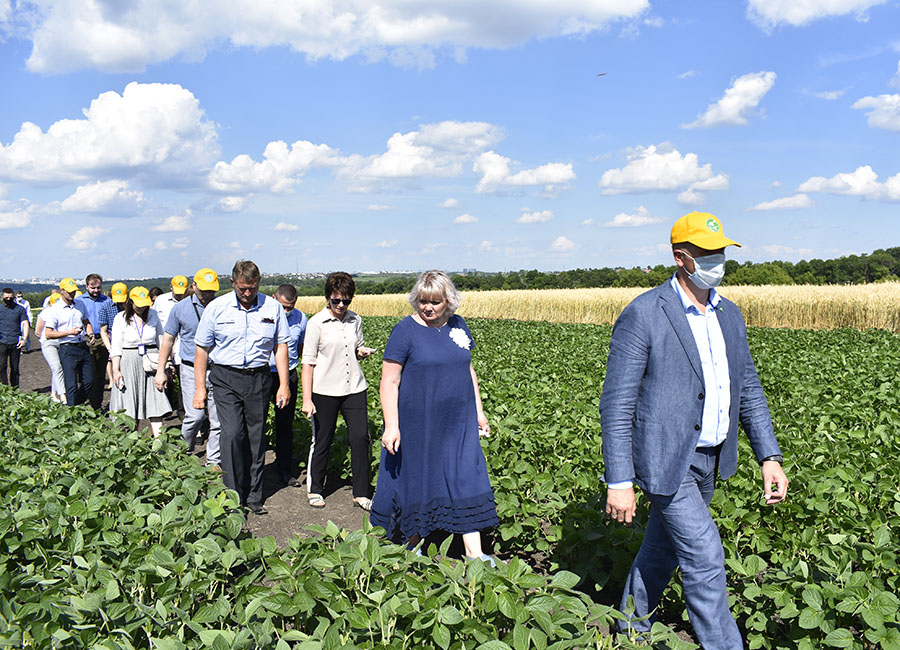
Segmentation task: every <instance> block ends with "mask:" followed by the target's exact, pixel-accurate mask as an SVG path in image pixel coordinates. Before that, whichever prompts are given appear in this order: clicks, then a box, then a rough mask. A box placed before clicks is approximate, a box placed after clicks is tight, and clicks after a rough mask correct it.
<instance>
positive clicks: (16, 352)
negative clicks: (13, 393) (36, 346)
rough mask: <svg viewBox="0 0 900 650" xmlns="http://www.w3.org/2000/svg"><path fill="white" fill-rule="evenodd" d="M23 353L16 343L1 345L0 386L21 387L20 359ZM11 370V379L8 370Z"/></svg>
mask: <svg viewBox="0 0 900 650" xmlns="http://www.w3.org/2000/svg"><path fill="white" fill-rule="evenodd" d="M21 355H22V351H21V350H20V349H19V348H18V347H17V346H16V344H15V343H0V384H6V385H7V386H16V387H18V385H19V359H20V358H21ZM7 368H9V378H7V376H6V369H7Z"/></svg>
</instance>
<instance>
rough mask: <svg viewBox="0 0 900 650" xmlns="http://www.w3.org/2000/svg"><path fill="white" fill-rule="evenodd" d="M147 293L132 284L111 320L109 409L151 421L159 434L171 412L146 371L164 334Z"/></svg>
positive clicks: (164, 398)
mask: <svg viewBox="0 0 900 650" xmlns="http://www.w3.org/2000/svg"><path fill="white" fill-rule="evenodd" d="M150 304H151V300H150V292H149V291H148V290H147V289H146V287H134V288H133V289H132V290H131V291H129V292H128V300H126V301H125V309H124V310H122V311H121V312H119V313H118V314H116V317H115V318H114V319H113V327H112V345H111V346H110V357H111V358H112V366H113V367H112V375H113V387H112V391H111V393H112V396H113V397H112V398H110V405H109V410H110V412H113V411H124V412H125V414H126V415H129V416H131V417H132V418H134V421H135V426H137V423H138V421H139V420H149V421H150V431H151V432H152V433H153V435H154V436H158V435H159V434H160V432H161V431H162V421H163V417H165V416H166V415H167V414H169V413H170V412H171V411H172V406H171V405H170V404H169V400H168V399H166V395H165V393H163V392H162V391H160V390H157V388H156V386H155V385H154V383H153V377H154V375H153V373H151V372H147V369H146V364H145V359H144V357H146V356H147V355H153V354H154V353H156V352H157V345H158V342H159V339H160V338H161V337H162V335H163V328H162V323H160V322H159V317H157V315H156V312H155V311H154V310H153V309H151V308H150Z"/></svg>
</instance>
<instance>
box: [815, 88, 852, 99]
mask: <svg viewBox="0 0 900 650" xmlns="http://www.w3.org/2000/svg"><path fill="white" fill-rule="evenodd" d="M845 92H847V89H846V88H844V89H843V90H823V91H822V92H818V93H813V96H814V97H815V98H816V99H824V100H826V101H829V102H833V101H834V100H835V99H840V98H841V97H842V96H843V95H844V93H845Z"/></svg>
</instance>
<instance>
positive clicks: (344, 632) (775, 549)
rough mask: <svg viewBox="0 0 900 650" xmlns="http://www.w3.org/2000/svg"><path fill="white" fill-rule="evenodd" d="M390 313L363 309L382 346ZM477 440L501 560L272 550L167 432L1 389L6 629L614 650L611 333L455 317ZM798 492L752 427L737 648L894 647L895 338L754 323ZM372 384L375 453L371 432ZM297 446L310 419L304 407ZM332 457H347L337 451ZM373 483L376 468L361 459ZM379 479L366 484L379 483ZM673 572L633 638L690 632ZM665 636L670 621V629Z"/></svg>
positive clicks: (159, 641) (728, 542)
mask: <svg viewBox="0 0 900 650" xmlns="http://www.w3.org/2000/svg"><path fill="white" fill-rule="evenodd" d="M397 320H398V319H397V318H396V317H366V318H365V320H364V327H365V333H366V342H367V344H368V345H371V346H373V347H376V348H378V349H379V350H383V349H384V344H385V341H386V340H387V336H388V334H389V332H390V328H391V327H392V326H393V324H394V323H396V322H397ZM469 325H470V327H471V329H472V332H473V336H474V338H475V342H476V347H475V350H474V352H473V361H474V365H475V368H476V370H477V372H478V376H479V379H480V382H481V387H482V393H483V398H484V407H485V412H486V414H487V416H488V419H489V420H490V421H491V425H492V434H491V436H490V437H489V438H485V439H483V441H482V444H483V449H484V452H485V456H486V458H487V462H488V468H489V472H490V475H491V481H492V484H493V486H494V491H495V494H496V499H497V508H498V514H499V516H500V525H499V526H498V527H497V528H496V529H495V530H494V531H492V532H491V533H490V534H489V543H490V545H491V546H492V548H493V551H494V552H495V553H497V554H498V555H499V556H500V557H501V558H502V559H504V560H505V561H506V562H507V564H506V565H505V566H501V567H499V568H498V569H497V570H496V571H491V570H485V569H484V567H483V566H481V565H478V564H477V563H473V564H468V565H465V564H463V563H460V562H459V561H457V560H455V559H453V558H452V557H448V552H447V549H448V547H447V544H443V545H437V544H436V545H432V546H431V547H430V548H429V549H427V553H426V557H424V558H416V557H415V556H413V555H412V554H410V553H408V552H406V551H405V550H403V548H402V547H398V546H395V545H392V544H389V543H387V542H386V541H384V539H383V537H382V536H381V535H379V531H377V530H370V529H363V530H355V531H349V530H339V529H338V528H337V527H335V526H328V527H325V528H322V529H320V530H319V531H318V533H319V534H317V535H314V536H312V537H295V538H294V539H293V540H292V541H291V542H290V543H289V544H288V546H287V547H285V548H280V549H279V548H278V547H277V545H276V544H275V542H274V540H273V539H272V538H261V539H257V538H253V537H252V536H251V535H250V534H249V533H248V532H246V530H245V529H244V528H243V527H242V526H243V515H242V514H241V513H240V511H239V509H238V508H237V500H236V497H235V495H233V494H231V493H229V492H227V491H225V490H224V489H223V488H222V487H221V483H220V482H219V481H218V479H217V478H216V477H215V476H214V475H212V474H208V473H206V472H205V471H204V470H203V469H202V468H200V467H199V466H198V465H197V464H196V463H194V462H192V461H190V460H189V459H187V458H185V457H184V456H183V455H182V454H181V453H179V448H178V446H177V443H178V436H177V432H171V433H170V434H169V435H168V436H167V437H164V438H163V439H160V440H157V441H152V440H150V439H148V438H147V437H145V436H143V435H142V434H137V433H135V434H128V435H125V436H123V434H122V431H121V429H119V428H118V424H119V422H117V421H112V422H110V421H109V420H108V419H105V418H99V417H97V416H95V415H94V414H93V413H92V412H90V411H89V410H87V409H84V408H76V409H65V408H63V407H58V406H56V405H53V404H51V403H50V402H49V400H47V398H45V397H41V396H35V395H23V394H20V393H17V392H15V391H12V390H9V389H6V388H5V387H0V402H2V404H3V411H4V413H15V414H16V415H15V417H14V418H13V419H12V424H11V426H10V427H9V430H8V432H7V433H6V434H5V435H4V436H3V438H2V439H0V463H2V469H3V471H2V473H0V499H2V503H3V508H2V510H0V563H2V571H0V639H2V640H3V641H4V642H5V643H7V644H10V645H13V646H27V647H31V646H35V647H47V648H51V647H59V648H80V647H86V646H95V647H103V648H149V647H154V648H165V649H168V648H171V649H175V648H207V647H212V648H227V647H239V648H253V647H277V648H279V650H283V649H285V648H292V647H294V648H303V649H307V648H310V649H312V648H338V647H357V648H442V649H447V648H454V649H460V650H461V649H462V648H484V649H486V650H494V649H498V650H499V649H506V648H514V649H516V650H519V649H523V650H524V649H528V648H536V649H540V650H542V649H544V648H620V647H621V648H630V647H635V645H636V644H635V642H634V640H632V639H629V638H628V637H627V635H616V634H614V633H613V632H612V631H611V630H613V629H614V623H615V619H616V617H617V616H619V614H618V613H617V612H615V610H614V609H613V608H612V607H611V605H612V604H614V603H616V602H617V600H618V596H619V593H620V592H621V588H622V584H623V580H624V575H625V573H626V572H627V570H628V568H629V566H630V562H631V559H632V558H633V556H634V553H635V552H636V550H637V548H638V546H639V544H640V540H641V536H642V533H643V528H644V524H645V522H646V518H647V512H648V511H647V505H646V503H645V502H643V501H639V509H638V516H637V520H636V522H635V524H634V525H633V526H631V527H626V526H623V525H620V524H618V523H612V522H610V521H609V520H608V519H607V518H606V517H604V516H603V514H602V512H603V493H604V488H603V482H602V478H601V476H602V473H603V461H602V456H601V445H600V417H599V413H598V410H597V406H598V402H599V396H600V391H601V388H602V384H603V379H604V364H605V360H606V356H607V352H608V345H609V337H610V334H611V327H609V326H608V325H588V324H556V323H547V322H519V321H504V320H480V319H472V320H470V321H469ZM749 336H750V346H751V350H752V352H753V354H754V357H755V359H756V362H757V367H758V370H759V375H760V379H761V380H762V382H763V386H764V389H765V392H766V395H767V397H768V399H769V404H770V407H771V409H772V415H773V420H774V422H775V428H776V434H777V435H778V438H779V442H780V443H781V446H782V448H783V450H784V454H785V470H786V472H787V473H788V476H789V477H790V479H791V489H790V494H789V496H788V499H787V501H786V502H785V503H783V504H779V505H777V506H775V507H771V506H766V505H765V504H764V503H763V499H762V485H761V483H760V478H759V469H758V465H757V463H756V461H755V460H754V458H753V455H752V453H751V451H750V449H749V445H748V444H747V443H746V440H742V441H741V445H740V448H741V450H740V464H739V469H738V473H737V475H736V476H734V477H733V478H732V479H730V480H729V481H727V482H724V483H722V482H720V483H719V486H718V489H717V494H716V497H715V499H714V501H713V504H712V509H713V512H714V516H715V517H716V519H717V521H718V524H719V528H720V531H721V533H722V538H723V543H724V545H725V551H726V564H727V570H728V575H729V590H730V594H731V596H732V611H733V612H734V614H735V617H736V618H737V620H738V624H739V626H740V627H741V629H742V631H743V632H744V634H745V637H746V639H747V643H748V645H749V647H750V648H784V649H788V648H801V649H804V650H806V649H812V648H823V647H835V648H860V649H864V648H886V649H897V648H900V618H898V609H900V601H898V598H897V595H896V594H897V593H898V591H900V569H898V565H897V552H898V551H897V550H898V531H900V526H898V524H900V491H898V485H900V462H898V460H897V459H898V457H900V404H898V394H897V393H898V391H897V379H896V378H897V377H898V376H900V337H898V336H897V335H895V334H892V333H889V332H887V331H883V330H865V331H860V330H852V329H838V330H823V331H808V330H789V329H759V328H751V330H750V332H749ZM363 367H364V369H365V372H366V375H367V378H368V380H369V384H370V389H369V400H370V403H369V406H370V420H371V430H372V434H373V448H372V459H373V468H374V469H376V470H377V464H378V455H377V451H378V450H379V446H378V436H379V430H380V427H381V422H380V408H379V403H378V396H377V386H378V379H379V372H380V368H379V366H378V364H374V363H372V364H363ZM295 430H296V431H297V433H298V438H299V439H300V440H301V443H302V439H303V437H304V436H305V435H306V432H307V430H308V424H307V423H306V422H304V421H302V420H301V419H300V418H298V420H297V422H296V423H295ZM336 451H337V453H334V454H333V461H334V465H335V467H334V468H333V469H334V470H336V471H339V470H341V469H342V468H344V467H349V455H348V453H347V450H346V446H343V447H341V446H340V445H339V446H338V448H337V450H336ZM373 476H374V474H373ZM373 484H374V480H373ZM683 610H684V607H683V604H682V602H681V594H680V587H679V583H678V580H677V579H676V580H673V582H672V585H671V586H670V588H669V591H668V592H667V594H666V597H665V600H664V603H663V604H662V611H661V613H660V618H661V620H662V621H663V622H664V623H665V624H663V623H660V624H658V625H657V626H655V627H654V631H653V634H652V635H651V638H650V639H648V640H647V641H646V643H649V644H650V645H653V646H654V647H657V648H678V647H684V648H689V647H695V646H693V644H691V643H690V642H689V640H688V639H689V636H688V635H686V634H684V632H683V631H685V630H686V631H688V632H689V629H690V628H689V625H688V624H687V623H686V621H685V620H684V618H683V617H684V614H683ZM676 631H682V632H681V633H680V634H679V635H676V633H675V632H676Z"/></svg>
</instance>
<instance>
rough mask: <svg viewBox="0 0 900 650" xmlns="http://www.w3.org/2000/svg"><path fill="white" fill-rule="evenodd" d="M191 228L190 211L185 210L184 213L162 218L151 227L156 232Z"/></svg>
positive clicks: (180, 230) (179, 230)
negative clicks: (160, 221)
mask: <svg viewBox="0 0 900 650" xmlns="http://www.w3.org/2000/svg"><path fill="white" fill-rule="evenodd" d="M190 229H191V211H190V210H185V211H184V214H173V215H172V216H170V217H166V218H165V219H163V221H162V223H160V224H158V225H156V226H154V227H153V230H155V231H156V232H182V231H184V230H190Z"/></svg>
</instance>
